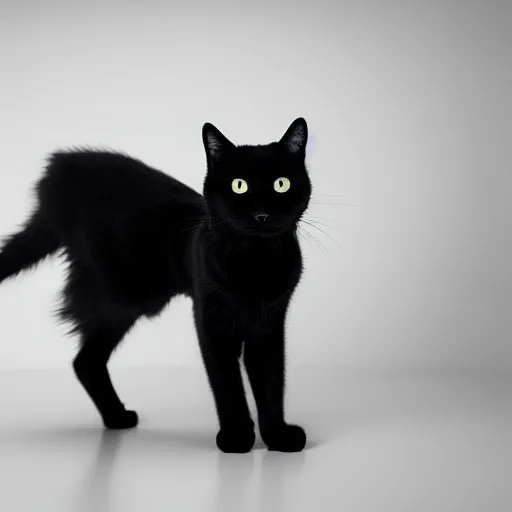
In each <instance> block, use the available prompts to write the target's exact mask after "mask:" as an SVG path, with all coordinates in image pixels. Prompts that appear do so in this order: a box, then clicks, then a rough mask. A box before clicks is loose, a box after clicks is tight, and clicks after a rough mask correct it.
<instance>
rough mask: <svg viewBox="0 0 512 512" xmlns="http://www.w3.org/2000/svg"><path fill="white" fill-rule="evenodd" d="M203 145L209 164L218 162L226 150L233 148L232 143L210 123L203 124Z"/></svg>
mask: <svg viewBox="0 0 512 512" xmlns="http://www.w3.org/2000/svg"><path fill="white" fill-rule="evenodd" d="M203 144H204V149H205V150H206V155H207V156H208V161H211V162H218V161H219V160H220V159H221V158H222V155H223V154H224V153H225V152H226V151H227V150H229V149H233V148H234V147H235V145H234V144H233V143H232V142H230V141H229V140H228V139H227V138H226V137H224V135H222V133H221V132H220V130H218V129H217V128H215V126H213V124H210V123H205V125H204V126H203Z"/></svg>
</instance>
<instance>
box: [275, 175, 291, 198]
mask: <svg viewBox="0 0 512 512" xmlns="http://www.w3.org/2000/svg"><path fill="white" fill-rule="evenodd" d="M290 185H291V183H290V180H289V179H288V178H277V180H276V181H274V190H275V191H276V192H279V193H280V194H282V193H284V192H288V190H290Z"/></svg>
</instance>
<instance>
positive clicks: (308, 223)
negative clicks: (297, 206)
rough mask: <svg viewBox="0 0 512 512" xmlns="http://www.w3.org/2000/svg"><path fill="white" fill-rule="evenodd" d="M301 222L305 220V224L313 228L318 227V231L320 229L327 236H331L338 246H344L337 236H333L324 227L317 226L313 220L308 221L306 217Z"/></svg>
mask: <svg viewBox="0 0 512 512" xmlns="http://www.w3.org/2000/svg"><path fill="white" fill-rule="evenodd" d="M301 222H304V223H305V224H307V225H308V226H311V227H312V228H315V229H317V230H318V231H320V232H321V233H323V234H324V235H325V236H327V237H328V238H330V239H331V240H332V241H333V242H334V243H335V244H336V245H337V246H338V247H340V248H343V246H342V245H341V244H340V243H339V242H338V240H336V238H334V237H333V236H331V235H330V234H329V233H327V232H326V231H324V230H323V229H322V228H319V227H318V226H316V225H315V224H314V223H313V222H311V221H308V220H306V219H301Z"/></svg>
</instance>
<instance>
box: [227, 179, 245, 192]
mask: <svg viewBox="0 0 512 512" xmlns="http://www.w3.org/2000/svg"><path fill="white" fill-rule="evenodd" d="M231 188H232V189H233V192H234V193H235V194H245V193H246V192H247V191H248V190H249V185H248V184H247V181H245V180H243V179H242V178H235V179H234V180H233V181H232V182H231Z"/></svg>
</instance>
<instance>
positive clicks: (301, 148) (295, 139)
mask: <svg viewBox="0 0 512 512" xmlns="http://www.w3.org/2000/svg"><path fill="white" fill-rule="evenodd" d="M307 142H308V125H307V123H306V120H305V119H304V118H302V117H299V118H298V119H295V121H293V123H292V124H291V125H290V127H289V128H288V130H286V133H285V134H284V135H283V137H282V138H281V140H280V141H279V144H282V145H283V146H284V147H285V148H286V149H287V150H288V152H289V153H291V154H293V155H305V151H306V143H307Z"/></svg>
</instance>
